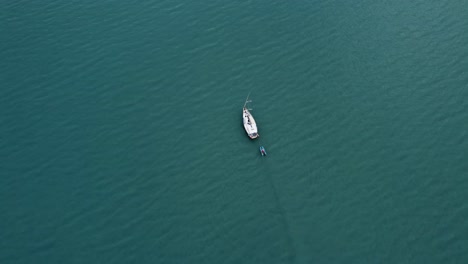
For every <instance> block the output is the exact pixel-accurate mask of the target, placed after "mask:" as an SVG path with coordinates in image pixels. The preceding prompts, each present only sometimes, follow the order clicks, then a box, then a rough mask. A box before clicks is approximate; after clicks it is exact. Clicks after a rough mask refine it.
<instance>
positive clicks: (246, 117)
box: [242, 107, 260, 139]
mask: <svg viewBox="0 0 468 264" xmlns="http://www.w3.org/2000/svg"><path fill="white" fill-rule="evenodd" d="M242 119H243V122H244V129H245V132H247V135H249V137H250V138H251V139H255V138H258V137H259V136H260V135H259V134H258V129H257V123H256V122H255V119H254V117H253V116H252V114H251V113H250V112H249V110H248V109H247V108H245V107H244V109H243V110H242Z"/></svg>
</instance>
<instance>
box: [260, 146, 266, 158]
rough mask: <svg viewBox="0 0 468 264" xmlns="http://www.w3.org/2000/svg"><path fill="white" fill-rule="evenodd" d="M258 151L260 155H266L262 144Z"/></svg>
mask: <svg viewBox="0 0 468 264" xmlns="http://www.w3.org/2000/svg"><path fill="white" fill-rule="evenodd" d="M260 153H262V156H266V155H267V153H266V150H265V148H264V147H263V146H261V147H260Z"/></svg>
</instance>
